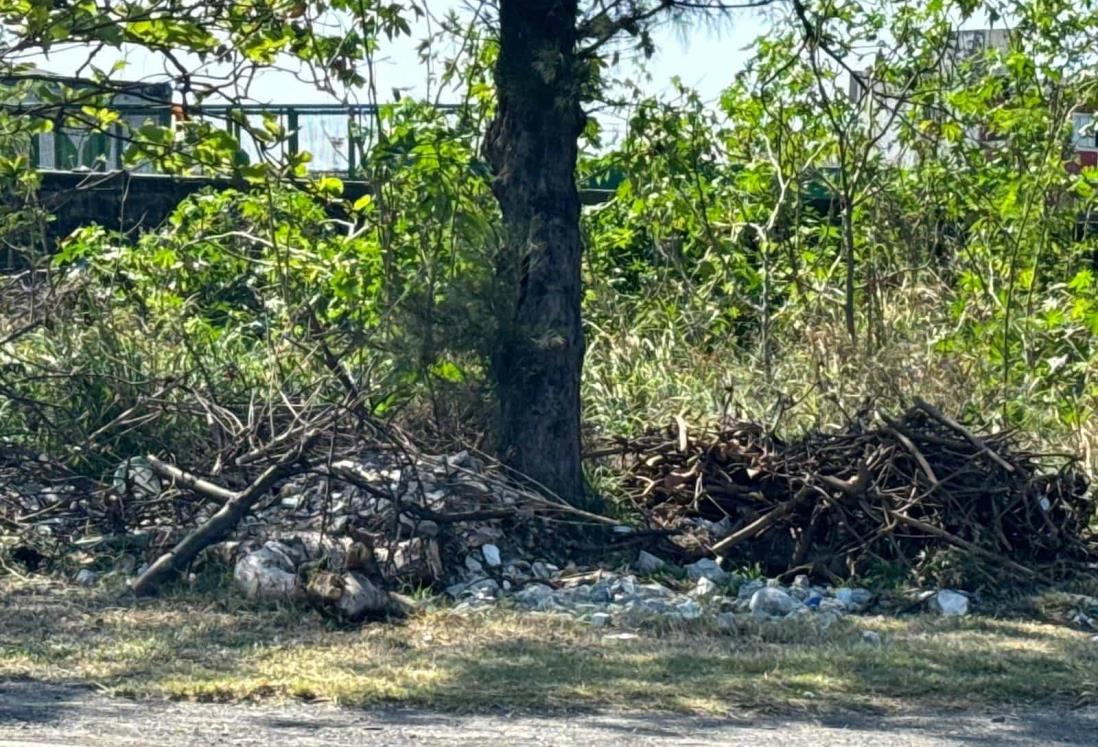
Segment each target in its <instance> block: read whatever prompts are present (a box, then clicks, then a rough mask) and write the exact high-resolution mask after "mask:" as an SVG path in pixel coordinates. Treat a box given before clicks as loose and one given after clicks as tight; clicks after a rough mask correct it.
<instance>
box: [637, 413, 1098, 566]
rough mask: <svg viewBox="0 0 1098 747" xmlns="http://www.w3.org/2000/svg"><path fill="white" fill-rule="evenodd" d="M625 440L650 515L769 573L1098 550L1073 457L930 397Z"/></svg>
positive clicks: (1072, 556)
mask: <svg viewBox="0 0 1098 747" xmlns="http://www.w3.org/2000/svg"><path fill="white" fill-rule="evenodd" d="M624 448H625V450H626V453H627V464H628V465H629V469H628V485H629V490H630V494H631V498H632V500H633V501H634V503H635V505H636V507H637V508H638V509H639V510H641V511H642V512H643V513H644V515H645V516H646V517H647V520H648V523H649V524H650V526H652V527H654V528H660V529H671V530H680V531H682V533H683V537H684V539H683V540H682V541H681V542H680V544H681V545H684V546H685V548H686V549H687V550H688V551H693V552H696V553H703V552H708V553H712V554H715V555H718V556H722V557H727V558H729V559H731V560H733V562H738V563H745V564H758V565H760V566H761V567H762V568H764V569H765V570H766V572H767V573H768V574H772V575H786V576H792V575H793V574H797V573H810V574H815V575H818V576H821V577H827V578H830V579H832V580H833V581H843V580H847V579H849V578H852V577H863V578H864V577H865V576H866V575H872V574H874V573H891V574H893V575H895V574H901V575H902V576H908V577H914V578H917V579H918V580H927V578H928V577H930V578H934V579H935V580H941V579H942V578H943V577H945V576H946V575H948V574H952V578H953V579H956V578H957V576H958V575H960V576H964V577H965V580H966V581H968V582H977V581H988V580H999V581H1001V580H1004V579H1007V578H1011V577H1013V578H1015V579H1017V578H1019V577H1021V578H1022V579H1035V578H1038V577H1040V576H1046V575H1053V574H1056V573H1059V572H1061V571H1064V570H1066V569H1067V568H1068V567H1070V566H1072V565H1076V566H1079V565H1081V564H1082V563H1084V562H1086V560H1087V559H1088V558H1090V557H1091V556H1092V552H1093V537H1092V535H1091V533H1090V531H1091V530H1090V528H1089V527H1090V522H1091V521H1092V520H1093V519H1094V516H1095V512H1094V509H1095V506H1094V503H1093V502H1092V499H1091V498H1090V496H1089V493H1088V484H1087V479H1086V477H1085V475H1084V474H1083V472H1082V470H1081V468H1080V466H1079V464H1078V462H1077V460H1076V459H1074V458H1072V457H1069V456H1065V455H1055V454H1039V453H1033V452H1030V451H1026V450H1024V449H1023V448H1021V447H1020V445H1019V438H1018V437H1017V435H1016V434H1014V433H1011V432H999V433H980V432H975V431H974V430H972V429H970V428H969V427H966V426H965V425H962V424H961V423H959V422H957V421H956V420H954V419H952V418H950V417H948V416H947V415H945V414H943V413H942V412H940V411H939V410H938V409H936V408H935V407H933V406H932V405H930V404H928V403H926V402H922V401H918V402H917V404H916V405H915V406H914V407H912V408H911V409H909V410H908V411H906V412H905V413H903V414H902V416H900V417H898V418H895V419H891V418H887V417H884V416H880V417H878V418H877V420H876V422H875V423H874V424H872V425H867V424H866V423H863V422H854V423H851V424H850V425H849V426H847V427H846V428H845V429H843V430H842V431H841V432H838V433H819V432H817V433H810V434H808V435H806V436H804V437H803V438H800V439H798V440H796V441H792V442H789V443H786V442H783V441H782V440H780V439H778V438H775V437H773V436H771V435H768V434H767V433H765V432H764V431H763V429H762V428H761V427H760V426H758V425H756V424H751V423H739V424H735V425H732V426H729V427H727V428H724V429H723V430H721V431H720V432H717V433H697V434H690V433H689V432H688V430H687V428H686V425H685V423H684V422H683V421H681V420H679V421H678V423H677V425H676V426H673V427H672V428H670V429H668V430H666V431H663V432H660V433H652V434H649V435H647V436H644V437H642V438H639V439H636V440H634V441H631V442H629V443H627V444H624Z"/></svg>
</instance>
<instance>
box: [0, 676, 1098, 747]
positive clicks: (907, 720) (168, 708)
mask: <svg viewBox="0 0 1098 747" xmlns="http://www.w3.org/2000/svg"><path fill="white" fill-rule="evenodd" d="M1095 743H1098V708H1088V709H1079V710H1063V709H1046V710H1023V711H1009V712H1006V711H1004V712H1001V713H993V712H979V713H973V712H968V713H952V712H942V711H918V712H914V713H910V714H906V715H902V716H875V715H863V714H855V715H849V714H847V715H836V716H830V717H828V716H807V715H805V716H788V715H787V716H781V717H778V716H766V715H757V714H744V715H743V716H742V717H738V718H736V717H732V718H724V719H713V718H691V717H687V716H656V715H640V716H637V715H615V714H607V713H602V714H575V715H570V716H530V715H509V714H504V713H501V714H498V715H450V714H437V713H431V712H429V711H424V710H415V709H376V710H375V709H371V710H353V709H345V708H337V707H334V706H328V705H324V704H303V703H286V704H278V705H275V704H265V705H225V704H217V703H182V702H170V701H163V700H146V701H133V700H125V699H119V698H112V697H109V696H107V695H105V694H102V693H99V692H96V691H94V690H92V689H90V688H79V687H71V686H65V685H56V684H44V683H41V682H35V681H9V682H3V683H0V747H12V746H14V745H19V747H28V746H30V745H34V746H37V747H46V746H49V747H103V746H106V745H111V746H112V747H126V746H127V745H160V746H162V747H177V746H179V747H182V746H183V745H188V746H189V745H199V744H201V745H233V746H234V747H236V746H244V747H248V746H251V745H271V744H280V745H300V746H301V747H313V746H314V745H315V746H319V745H324V746H325V747H342V746H343V745H347V746H350V745H355V746H356V747H360V746H363V745H365V747H370V746H371V745H386V746H388V745H422V744H431V745H474V744H475V745H494V744H538V745H541V746H543V747H544V746H546V745H596V744H597V745H622V746H623V747H625V746H626V745H628V747H640V746H643V745H655V744H660V745H664V744H668V745H716V744H720V745H730V744H750V745H782V746H783V747H802V746H804V747H807V745H813V746H817V747H832V746H837V745H882V744H887V745H897V746H899V747H940V746H946V745H950V746H952V745H969V746H980V745H988V746H990V745H1007V746H1013V745H1073V746H1074V745H1094V744H1095Z"/></svg>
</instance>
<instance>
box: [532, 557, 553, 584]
mask: <svg viewBox="0 0 1098 747" xmlns="http://www.w3.org/2000/svg"><path fill="white" fill-rule="evenodd" d="M530 571H531V572H532V573H533V574H534V578H538V579H541V580H542V581H545V580H547V579H549V578H550V577H552V575H553V572H552V571H550V570H549V565H548V564H547V563H543V562H541V561H540V560H538V561H535V562H534V565H533V566H531V567H530Z"/></svg>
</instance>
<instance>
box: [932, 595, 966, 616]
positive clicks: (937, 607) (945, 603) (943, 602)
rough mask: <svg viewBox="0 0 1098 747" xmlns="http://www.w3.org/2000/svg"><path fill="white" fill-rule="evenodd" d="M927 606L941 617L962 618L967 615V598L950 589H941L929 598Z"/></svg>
mask: <svg viewBox="0 0 1098 747" xmlns="http://www.w3.org/2000/svg"><path fill="white" fill-rule="evenodd" d="M927 606H928V607H929V608H930V611H931V612H937V613H938V614H939V615H941V616H942V617H962V616H964V615H967V614H968V597H966V596H965V595H964V594H961V593H959V592H956V591H953V590H952V589H942V590H941V591H939V592H938V593H937V594H935V595H934V596H932V597H930V601H929V602H928V604H927Z"/></svg>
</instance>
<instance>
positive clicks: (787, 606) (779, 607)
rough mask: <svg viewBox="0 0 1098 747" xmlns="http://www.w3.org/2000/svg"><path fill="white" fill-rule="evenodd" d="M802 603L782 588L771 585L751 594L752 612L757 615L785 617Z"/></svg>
mask: <svg viewBox="0 0 1098 747" xmlns="http://www.w3.org/2000/svg"><path fill="white" fill-rule="evenodd" d="M799 606H800V603H799V602H798V601H797V600H796V599H794V598H793V597H791V596H789V595H788V594H786V593H785V592H784V591H782V590H781V589H775V588H772V587H769V586H764V587H763V588H761V589H759V590H758V591H756V592H755V593H754V594H753V595H752V596H751V613H752V614H753V615H756V616H757V617H783V616H785V615H788V614H789V613H790V612H792V611H793V610H795V609H797V607H799Z"/></svg>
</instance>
